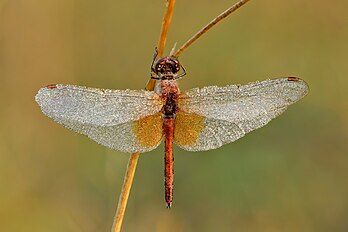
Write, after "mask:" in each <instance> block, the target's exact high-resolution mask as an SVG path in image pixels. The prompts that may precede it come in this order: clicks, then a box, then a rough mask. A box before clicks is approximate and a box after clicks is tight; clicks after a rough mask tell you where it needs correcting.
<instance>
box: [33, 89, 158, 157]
mask: <svg viewBox="0 0 348 232" xmlns="http://www.w3.org/2000/svg"><path fill="white" fill-rule="evenodd" d="M35 99H36V101H37V102H38V104H39V105H40V107H41V110H42V112H43V113H44V114H45V115H47V116H48V117H50V118H52V119H53V120H55V121H56V122H58V123H60V124H62V125H64V126H65V127H67V128H69V129H72V130H73V131H75V132H78V133H81V134H84V135H87V136H88V137H89V138H91V139H93V140H94V141H96V142H97V143H99V144H102V145H104V146H106V147H109V148H111V149H114V150H118V151H123V152H136V151H140V152H144V151H149V150H152V149H154V148H156V147H157V146H158V144H159V143H160V142H161V139H162V117H161V113H160V110H161V107H162V102H161V100H160V98H159V97H158V95H157V94H156V93H154V92H150V91H142V90H102V89H93V88H87V87H79V86H71V85H65V86H64V85H52V86H49V87H46V88H42V89H40V90H39V92H38V94H37V95H36V97H35Z"/></svg>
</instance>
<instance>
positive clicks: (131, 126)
mask: <svg viewBox="0 0 348 232" xmlns="http://www.w3.org/2000/svg"><path fill="white" fill-rule="evenodd" d="M60 123H61V124H63V125H64V126H66V127H68V128H69V129H72V130H74V131H75V132H78V133H80V134H83V135H86V136H88V137H89V138H90V139H92V140H94V141H96V142H97V143H99V144H101V145H103V146H106V147H108V148H111V149H113V150H117V151H121V152H127V153H134V152H146V151H151V150H153V149H155V148H156V147H157V146H158V145H159V144H160V143H161V141H162V134H163V133H162V114H161V113H157V114H155V115H150V116H147V117H144V118H141V119H139V120H137V121H133V122H126V123H122V124H118V125H115V126H97V125H86V124H79V123H77V124H76V123H75V124H74V125H73V127H71V126H70V125H71V124H70V121H64V119H63V120H61V121H60Z"/></svg>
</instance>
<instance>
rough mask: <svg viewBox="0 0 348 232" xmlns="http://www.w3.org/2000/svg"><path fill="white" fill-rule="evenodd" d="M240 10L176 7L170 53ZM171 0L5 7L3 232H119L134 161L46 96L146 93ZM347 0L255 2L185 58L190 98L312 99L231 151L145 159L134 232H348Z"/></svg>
mask: <svg viewBox="0 0 348 232" xmlns="http://www.w3.org/2000/svg"><path fill="white" fill-rule="evenodd" d="M233 3H234V1H226V0H223V1H213V2H212V1H198V0H190V1H180V0H179V1H177V4H176V9H175V12H174V16H173V22H172V27H171V28H170V32H169V38H168V43H167V52H169V50H170V48H171V47H172V45H173V44H174V43H175V42H177V43H178V46H180V45H181V44H183V43H184V42H185V41H186V40H187V39H188V38H189V37H191V36H192V35H193V34H194V33H195V32H196V31H198V30H199V29H200V28H201V27H202V26H203V25H205V24H206V23H207V22H208V21H210V20H211V19H212V18H214V17H215V16H216V15H217V14H219V13H220V12H222V11H223V10H225V9H226V8H227V7H228V6H230V5H232V4H233ZM164 6H165V1H164V0H153V1H112V0H99V1H96V0H50V1H47V0H17V1H13V0H8V1H5V0H0V80H1V82H0V89H1V91H0V105H1V108H0V231H6V232H21V231H25V232H31V231H35V232H41V231H45V232H46V231H50V232H61V231H65V232H68V231H69V232H70V231H77V232H80V231H83V232H93V231H109V230H110V228H111V225H112V221H113V217H114V213H115V210H116V204H117V201H118V196H119V193H120V190H121V186H122V182H123V176H124V172H125V168H126V164H127V162H128V158H129V155H128V154H123V153H119V152H116V151H112V150H109V149H106V148H104V147H102V146H99V145H98V144H96V143H95V142H93V141H91V140H89V139H88V138H86V137H84V136H82V135H78V134H75V133H73V132H71V131H69V130H67V129H65V128H64V127H62V126H60V125H58V124H56V123H54V122H53V121H52V120H50V119H49V118H47V117H45V116H44V115H43V114H42V113H41V111H40V109H39V107H38V105H37V104H36V102H35V101H34V96H35V94H36V92H37V91H38V89H39V88H40V87H43V86H45V85H47V84H51V83H65V84H67V83H69V84H76V85H85V86H91V87H100V88H112V89H126V88H129V89H142V88H144V86H145V84H146V82H147V80H148V76H149V70H150V64H151V60H152V56H153V53H154V47H155V46H156V43H157V39H158V36H159V30H160V26H161V19H162V15H163V10H164ZM347 25H348V1H346V0H335V1H330V2H327V1H302V0H292V1H273V0H263V1H251V2H250V3H248V4H247V5H245V6H243V7H242V8H241V9H239V10H238V11H237V12H235V13H234V14H233V15H232V16H230V17H229V18H227V19H226V20H224V21H223V22H222V23H221V24H220V25H218V26H217V27H216V28H214V29H213V30H212V31H210V32H209V33H208V34H206V35H205V36H204V37H202V38H201V39H199V40H198V41H197V42H196V43H195V44H194V45H193V46H192V47H190V48H189V49H188V50H186V51H185V52H184V53H183V54H182V55H181V57H180V58H181V62H182V63H183V64H184V66H185V67H186V69H187V70H188V75H187V76H186V77H185V78H183V79H182V80H181V81H180V84H181V89H183V90H185V89H189V88H192V87H203V86H206V85H220V86H223V85H227V84H231V83H248V82H251V81H256V80H263V79H267V78H275V77H284V76H299V77H302V78H303V79H305V80H306V81H307V82H308V84H309V86H310V89H311V90H310V93H309V95H308V96H306V97H305V98H304V99H303V100H301V101H300V102H298V103H296V104H295V105H293V106H291V107H290V108H289V109H288V111H287V112H286V113H284V114H283V115H282V116H280V117H279V118H277V119H276V120H274V121H272V122H271V123H270V124H269V125H268V126H266V127H264V128H262V129H259V130H257V131H254V132H252V133H251V134H249V135H247V136H245V137H244V138H243V139H241V140H239V141H237V142H235V143H233V144H229V145H225V146H223V147H222V148H220V149H217V150H213V151H208V152H198V153H190V152H186V151H183V150H180V149H179V148H175V151H174V152H175V192H174V203H173V208H172V209H170V210H168V209H166V208H165V204H164V196H163V192H164V186H163V153H164V152H163V146H161V147H160V148H158V149H156V150H154V151H152V152H149V153H146V154H142V155H141V158H140V160H139V164H138V168H137V171H136V176H135V180H134V185H133V188H132V191H131V195H130V199H129V205H128V208H127V212H126V216H125V220H124V224H123V231H158V232H162V231H165V232H167V231H169V232H171V231H173V232H177V231H185V232H186V231H207V232H209V231H267V232H272V231H306V232H308V231H316V232H318V231H342V232H343V231H348V220H347V218H348V103H347V101H348V71H347V68H348V66H347V60H348V26H347Z"/></svg>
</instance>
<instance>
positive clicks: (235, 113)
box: [178, 77, 308, 141]
mask: <svg viewBox="0 0 348 232" xmlns="http://www.w3.org/2000/svg"><path fill="white" fill-rule="evenodd" d="M307 92H308V85H307V84H306V83H305V82H304V81H303V80H301V79H299V78H295V77H289V78H279V79H274V80H265V81H261V82H256V83H250V84H247V85H229V86H226V87H217V86H209V87H204V88H201V89H198V88H195V89H191V90H189V91H188V92H186V93H183V94H182V95H181V96H180V98H179V102H178V107H179V110H182V111H184V112H187V113H195V114H197V115H201V116H204V117H206V118H207V119H206V120H208V121H207V123H206V124H209V123H208V122H210V121H211V120H218V121H222V122H223V123H222V122H221V123H222V124H226V125H227V124H228V123H231V124H230V127H234V128H235V129H233V130H236V131H239V130H240V131H241V132H242V133H239V132H236V133H239V134H246V133H248V132H250V131H252V130H255V129H257V128H260V127H262V126H264V125H266V124H267V123H268V122H269V121H270V120H272V119H273V118H275V117H276V116H278V115H280V114H281V113H282V112H284V111H285V110H286V108H287V107H288V106H289V105H291V104H293V103H295V102H296V101H298V100H300V99H301V98H302V97H304V96H305V95H306V94H307ZM211 122H212V121H211ZM239 137H241V136H239ZM233 141H234V140H233Z"/></svg>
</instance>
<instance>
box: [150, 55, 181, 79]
mask: <svg viewBox="0 0 348 232" xmlns="http://www.w3.org/2000/svg"><path fill="white" fill-rule="evenodd" d="M180 67H181V65H180V62H179V60H178V59H177V58H175V57H172V56H165V57H162V58H160V59H158V60H157V61H156V64H155V69H154V71H155V73H156V74H157V75H159V76H161V77H162V78H165V79H172V78H174V76H175V75H176V74H177V73H178V72H179V71H180Z"/></svg>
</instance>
